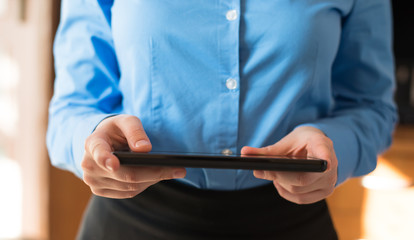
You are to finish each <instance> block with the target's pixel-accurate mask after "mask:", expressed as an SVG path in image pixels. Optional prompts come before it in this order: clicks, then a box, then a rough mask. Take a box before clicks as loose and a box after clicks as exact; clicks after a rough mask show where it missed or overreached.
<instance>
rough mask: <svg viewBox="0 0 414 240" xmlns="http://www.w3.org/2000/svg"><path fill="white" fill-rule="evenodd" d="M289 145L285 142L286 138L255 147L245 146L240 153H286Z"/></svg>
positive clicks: (269, 154)
mask: <svg viewBox="0 0 414 240" xmlns="http://www.w3.org/2000/svg"><path fill="white" fill-rule="evenodd" d="M289 149H290V145H289V144H288V143H287V141H286V139H282V140H280V141H279V142H277V143H275V144H273V145H269V146H266V147H261V148H255V147H249V146H245V147H243V148H242V149H241V154H242V155H268V156H271V155H286V154H287V153H289Z"/></svg>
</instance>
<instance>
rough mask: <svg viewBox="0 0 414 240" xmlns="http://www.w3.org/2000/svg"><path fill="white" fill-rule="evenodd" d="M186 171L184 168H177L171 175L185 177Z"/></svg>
mask: <svg viewBox="0 0 414 240" xmlns="http://www.w3.org/2000/svg"><path fill="white" fill-rule="evenodd" d="M185 174H186V172H185V171H184V170H178V171H176V172H174V174H173V177H174V178H183V177H185Z"/></svg>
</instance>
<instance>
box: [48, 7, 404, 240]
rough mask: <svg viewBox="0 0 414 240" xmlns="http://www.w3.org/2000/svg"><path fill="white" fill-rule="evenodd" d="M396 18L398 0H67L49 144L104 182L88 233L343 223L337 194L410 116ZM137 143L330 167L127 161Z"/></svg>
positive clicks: (59, 156)
mask: <svg viewBox="0 0 414 240" xmlns="http://www.w3.org/2000/svg"><path fill="white" fill-rule="evenodd" d="M390 19H391V17H390V2H389V1H387V0H364V1H360V0H340V1H338V0H311V1H292V0H278V1H270V0H266V1H254V0H242V1H230V0H228V1H226V0H213V1H202V0H191V1H190V0H168V1H167V0H151V1H144V0H123V1H121V0H117V1H114V0H66V1H65V0H64V1H63V2H62V14H61V22H60V26H59V29H58V33H57V36H56V40H55V49H54V50H55V51H54V52H55V60H56V64H55V65H56V75H57V77H56V83H55V93H54V97H53V99H52V102H51V106H50V123H49V131H48V147H49V152H50V155H51V159H52V162H53V163H54V164H55V166H58V167H62V168H64V169H68V170H69V171H72V172H73V173H75V174H76V175H77V176H79V177H82V178H83V180H84V182H85V183H86V184H87V185H89V187H90V188H91V191H92V192H93V193H94V194H95V195H96V196H94V197H93V198H92V200H91V203H90V205H89V207H88V210H87V212H86V214H85V218H84V221H83V224H82V228H81V230H80V232H79V236H78V238H79V239H131V238H138V239H336V238H337V237H336V233H335V230H334V227H333V224H332V221H331V219H330V216H329V211H328V209H327V206H326V202H325V201H324V199H325V198H326V197H327V196H329V195H330V194H331V193H332V192H333V190H334V188H335V187H336V186H338V185H339V184H341V183H343V182H344V181H346V179H348V178H349V177H353V176H360V175H363V174H367V173H368V172H370V171H372V170H373V169H374V168H375V165H376V156H377V154H378V153H379V152H380V151H382V150H384V149H385V148H386V147H387V146H389V144H390V139H391V137H390V136H391V132H392V129H393V126H394V124H395V121H396V109H395V105H394V102H393V96H392V95H393V90H394V79H393V57H392V52H391V20H390ZM126 147H129V148H130V149H131V150H132V151H136V152H148V151H151V149H152V150H162V151H182V152H211V153H220V152H223V153H240V152H241V153H242V154H263V155H298V156H312V157H318V158H321V159H326V160H327V161H328V169H327V171H325V172H323V173H293V172H272V171H246V170H220V169H190V168H188V169H185V168H166V167H165V168H161V167H159V168H156V167H126V166H120V164H119V161H118V159H117V158H116V157H115V156H114V155H112V153H111V152H112V151H113V150H117V149H124V148H126ZM172 179H173V180H172ZM163 180H169V181H163Z"/></svg>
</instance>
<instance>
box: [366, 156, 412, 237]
mask: <svg viewBox="0 0 414 240" xmlns="http://www.w3.org/2000/svg"><path fill="white" fill-rule="evenodd" d="M407 164H409V162H408V163H407ZM410 166H411V165H410ZM410 166H409V165H407V166H406V167H410ZM361 184H362V185H363V186H364V187H365V188H366V191H365V194H364V195H365V197H364V203H363V227H362V229H363V230H364V235H363V236H364V237H365V238H366V239H375V240H389V239H396V240H399V239H401V240H406V239H413V238H412V237H413V236H414V228H413V227H412V226H413V216H414V204H413V203H414V188H413V187H412V178H410V177H409V176H408V175H405V174H403V173H402V172H401V171H399V170H398V169H397V168H396V167H395V166H393V165H392V164H391V163H390V162H389V161H388V160H387V159H380V161H379V165H378V167H377V169H376V170H375V171H374V172H373V173H371V174H370V175H368V176H365V177H363V178H362V181H361Z"/></svg>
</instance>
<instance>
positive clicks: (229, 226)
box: [78, 181, 338, 240]
mask: <svg viewBox="0 0 414 240" xmlns="http://www.w3.org/2000/svg"><path fill="white" fill-rule="evenodd" d="M78 239H81V240H84V239H85V240H92V239H99V240H101V239H110V240H118V239H119V240H121V239H179V240H184V239H191V240H198V239H226V240H228V239H237V240H241V239H294V240H297V239H310V240H315V239H318V240H324V239H327V240H328V239H329V240H331V239H338V238H337V235H336V232H335V229H334V226H333V223H332V220H331V217H330V214H329V210H328V207H327V204H326V202H325V201H320V202H317V203H314V204H309V205H298V204H294V203H291V202H289V201H286V200H285V199H283V198H282V197H280V196H279V195H278V194H277V191H276V189H275V188H274V186H273V185H272V184H269V185H266V186H262V187H258V188H253V189H246V190H240V191H212V190H200V189H197V188H193V187H190V186H187V185H184V184H181V183H178V182H176V181H163V182H160V183H158V184H156V185H154V186H152V187H150V188H148V189H147V190H145V191H144V192H143V193H141V194H139V195H138V196H136V197H134V198H131V199H123V200H115V199H108V198H102V197H97V196H94V197H92V199H91V201H90V203H89V206H88V208H87V210H86V212H85V215H84V219H83V222H82V225H81V228H80V231H79V234H78Z"/></svg>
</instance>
